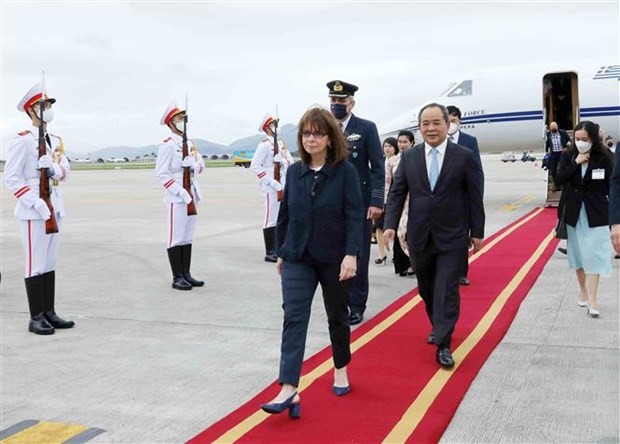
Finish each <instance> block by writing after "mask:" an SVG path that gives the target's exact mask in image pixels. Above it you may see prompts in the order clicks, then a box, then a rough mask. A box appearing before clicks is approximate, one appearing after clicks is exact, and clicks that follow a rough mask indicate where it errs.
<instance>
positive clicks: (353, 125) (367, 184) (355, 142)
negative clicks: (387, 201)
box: [345, 114, 385, 208]
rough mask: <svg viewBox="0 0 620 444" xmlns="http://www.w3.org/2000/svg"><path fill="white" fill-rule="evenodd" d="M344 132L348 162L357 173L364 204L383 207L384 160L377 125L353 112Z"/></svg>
mask: <svg viewBox="0 0 620 444" xmlns="http://www.w3.org/2000/svg"><path fill="white" fill-rule="evenodd" d="M345 133H346V137H347V145H348V147H349V162H351V163H352V164H353V165H354V166H355V168H356V169H357V172H358V174H359V177H360V185H361V187H362V197H363V199H364V205H365V206H366V207H369V206H373V207H379V208H383V203H384V192H385V161H384V159H383V148H382V147H381V140H380V139H379V133H378V131H377V125H375V124H374V123H373V122H371V121H370V120H365V119H361V118H359V117H357V116H355V115H354V114H353V115H351V119H350V120H349V123H348V124H347V127H346V128H345ZM369 165H370V166H369Z"/></svg>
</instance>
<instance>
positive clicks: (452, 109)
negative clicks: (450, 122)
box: [446, 105, 461, 120]
mask: <svg viewBox="0 0 620 444" xmlns="http://www.w3.org/2000/svg"><path fill="white" fill-rule="evenodd" d="M446 109H447V110H448V115H450V116H456V117H458V118H459V120H461V110H460V109H458V108H457V107H456V106H454V105H448V106H447V107H446Z"/></svg>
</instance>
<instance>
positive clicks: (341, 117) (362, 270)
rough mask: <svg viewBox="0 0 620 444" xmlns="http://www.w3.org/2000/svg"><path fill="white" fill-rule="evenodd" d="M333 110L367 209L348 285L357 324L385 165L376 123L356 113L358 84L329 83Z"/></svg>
mask: <svg viewBox="0 0 620 444" xmlns="http://www.w3.org/2000/svg"><path fill="white" fill-rule="evenodd" d="M327 88H328V89H329V101H330V106H331V112H332V114H333V116H334V117H335V118H336V121H337V122H338V123H339V126H340V129H341V130H342V131H343V132H344V135H345V138H346V139H347V145H348V148H349V159H348V160H349V162H351V163H352V164H353V165H354V166H355V168H356V169H357V172H358V174H359V177H360V185H361V187H362V197H363V199H364V208H365V212H366V223H365V225H364V239H363V242H362V248H361V249H360V251H359V253H358V265H357V276H356V277H355V279H353V281H352V282H351V285H350V286H349V311H350V314H349V322H350V323H351V325H356V324H359V323H360V322H362V320H363V319H364V311H365V310H366V301H367V300H368V261H369V260H370V240H371V237H372V223H373V221H375V220H378V219H379V218H380V217H381V214H382V213H383V205H384V199H383V196H384V192H385V164H384V160H383V149H382V147H381V140H380V139H379V133H378V131H377V125H375V124H374V123H373V122H371V121H370V120H365V119H360V118H359V117H357V116H355V115H354V114H353V112H352V111H353V107H354V106H355V99H354V98H353V96H354V95H355V92H356V91H357V90H358V89H359V88H358V87H357V86H355V85H353V84H351V83H347V82H343V81H341V80H333V81H331V82H327Z"/></svg>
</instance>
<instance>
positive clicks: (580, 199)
mask: <svg viewBox="0 0 620 444" xmlns="http://www.w3.org/2000/svg"><path fill="white" fill-rule="evenodd" d="M578 154H579V152H578V151H577V150H576V149H570V150H568V151H567V152H565V153H564V154H563V155H562V158H561V159H560V164H559V165H558V172H557V174H556V176H555V181H556V184H558V185H564V184H567V187H565V188H566V189H565V191H564V192H565V193H566V195H565V202H564V212H565V218H566V223H567V224H568V225H570V226H571V227H574V226H576V225H577V220H578V219H579V211H580V210H581V205H582V204H584V205H585V206H586V214H587V215H588V225H589V226H590V227H601V226H604V225H608V224H609V201H608V199H607V196H608V195H609V182H610V178H611V173H612V170H613V163H612V159H611V156H610V155H609V154H608V153H606V152H605V153H601V152H593V153H592V154H591V155H590V160H589V161H588V169H587V170H586V174H585V176H583V178H582V177H581V165H579V164H577V162H575V159H576V158H577V155H578ZM595 169H603V170H605V178H604V179H592V170H595Z"/></svg>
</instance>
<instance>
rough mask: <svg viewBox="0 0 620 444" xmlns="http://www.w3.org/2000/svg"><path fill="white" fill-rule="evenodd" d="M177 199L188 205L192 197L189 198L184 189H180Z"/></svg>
mask: <svg viewBox="0 0 620 444" xmlns="http://www.w3.org/2000/svg"><path fill="white" fill-rule="evenodd" d="M179 197H180V198H181V199H183V202H185V203H186V204H189V203H190V202H191V201H192V196H190V194H189V193H188V192H187V191H186V190H185V188H181V191H179Z"/></svg>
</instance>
